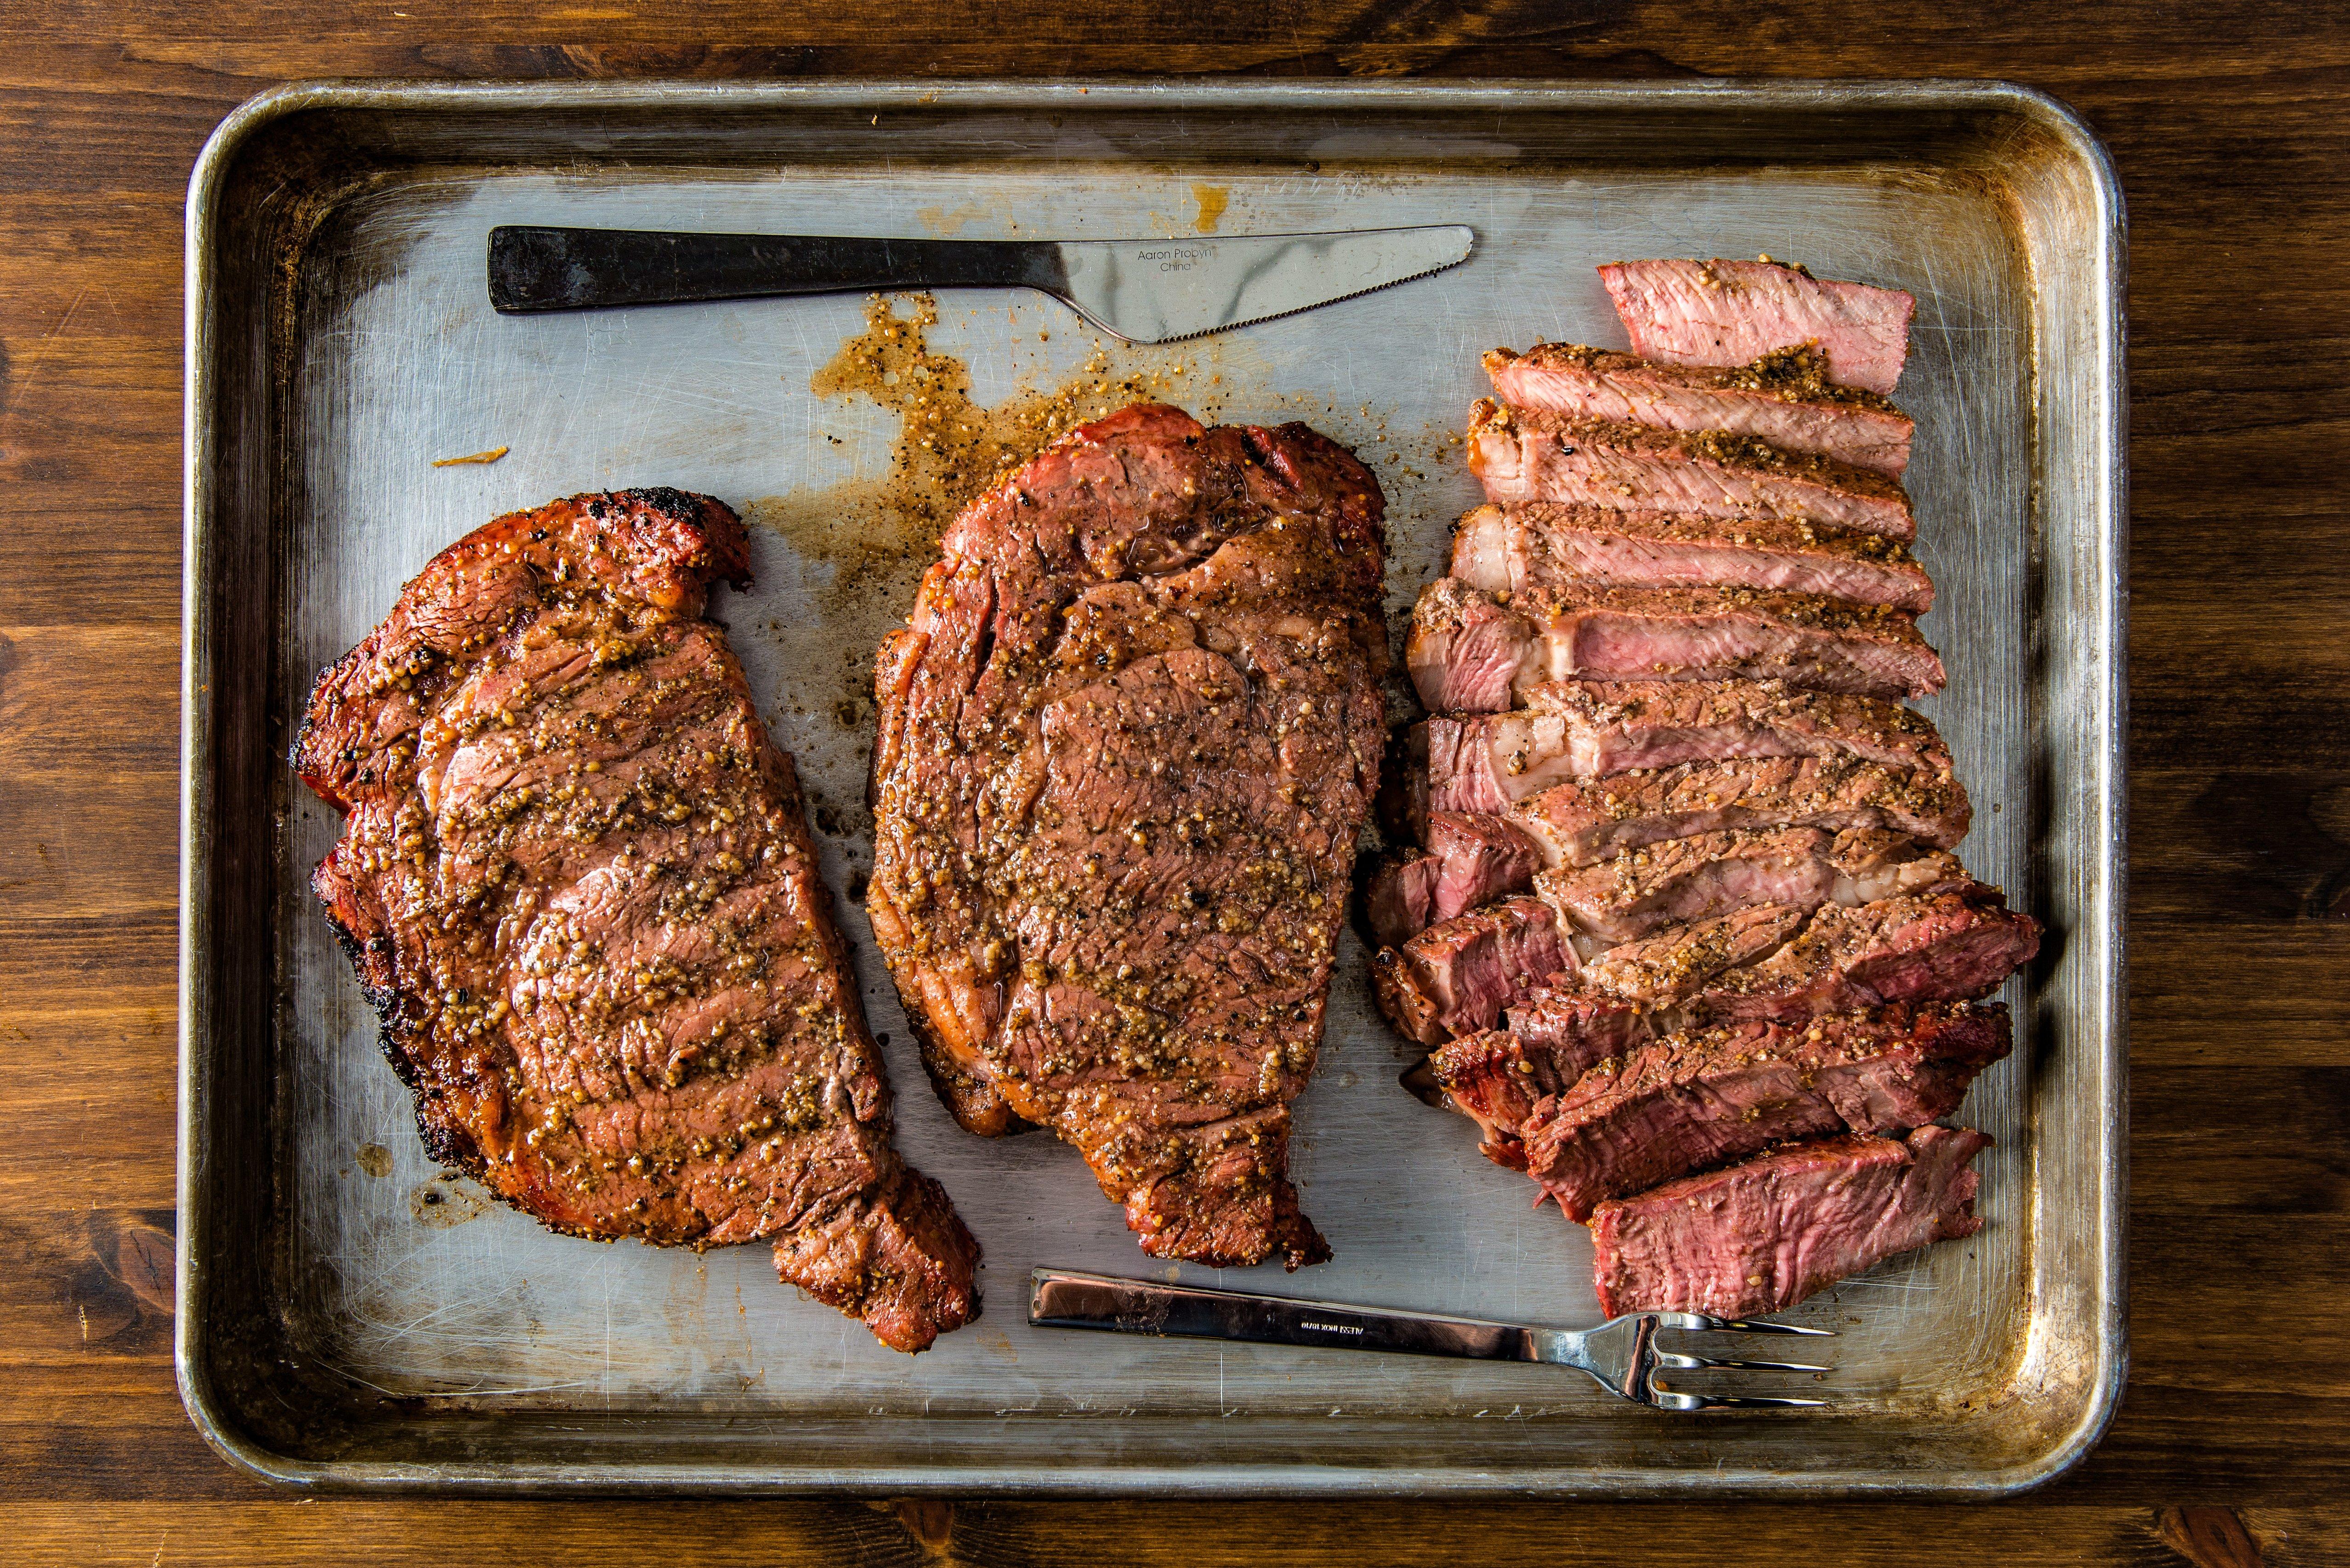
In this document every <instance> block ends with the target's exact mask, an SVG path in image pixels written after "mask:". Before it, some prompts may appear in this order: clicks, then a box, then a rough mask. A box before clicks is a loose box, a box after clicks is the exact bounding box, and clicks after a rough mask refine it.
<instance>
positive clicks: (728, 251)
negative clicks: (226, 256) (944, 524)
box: [489, 223, 1476, 343]
mask: <svg viewBox="0 0 2350 1568" xmlns="http://www.w3.org/2000/svg"><path fill="white" fill-rule="evenodd" d="M1475 244H1476V236H1475V234H1473V233H1472V232H1471V230H1470V229H1469V228H1468V227H1466V226H1465V225H1462V224H1458V223H1449V224H1440V225H1437V226H1433V227H1427V228H1411V229H1357V230H1354V231H1351V232H1347V233H1339V234H1249V235H1240V236H1233V237H1229V238H1227V237H1222V236H1218V235H1200V236H1198V237H1195V238H1189V239H1171V240H892V239H851V238H842V237H837V236H822V235H808V234H669V233H659V232H649V231H643V230H634V229H561V228H536V227H524V226H514V225H509V226H505V227H501V228H495V229H492V230H491V231H490V261H489V273H490V303H491V305H493V306H495V307H496V308H497V309H498V310H499V311H500V312H501V313H502V314H505V315H523V314H529V313H534V312H538V311H548V310H602V309H607V308H609V307H611V306H623V305H681V304H687V303H690V302H692V301H696V300H712V299H761V298H766V297H770V296H778V295H803V294H846V293H867V292H880V291H888V290H893V289H909V288H1033V289H1036V290H1038V291H1039V292H1041V293H1045V294H1049V295H1051V296H1053V297H1054V298H1055V299H1058V300H1059V301H1061V302H1062V303H1063V304H1065V305H1066V306H1069V307H1070V308H1071V309H1073V310H1075V311H1076V313H1077V314H1078V315H1080V316H1082V317H1085V318H1086V319H1087V321H1090V322H1092V323H1093V324H1094V325H1095V326H1097V327H1101V328H1102V329H1103V330H1104V331H1106V332H1108V333H1111V334H1112V335H1114V336H1116V337H1121V338H1124V339H1125V340H1127V341H1128V342H1130V343H1171V342H1174V341H1175V340H1176V339H1178V338H1181V337H1199V336H1201V334H1202V333H1208V332H1222V331H1224V330H1226V329H1228V328H1230V327H1245V326H1247V325H1248V324H1250V323H1251V322H1255V321H1264V320H1269V319H1271V318H1272V317H1276V316H1288V315H1291V314H1293V313H1295V312H1296V311H1300V310H1311V309H1313V308H1314V307H1315V306H1319V305H1328V304H1331V303H1332V302H1334V301H1336V300H1341V299H1351V298H1353V297H1354V296H1356V295H1358V294H1367V293H1369V292H1370V291H1371V290H1373V289H1377V288H1386V287H1388V286H1390V285H1393V284H1399V283H1404V282H1408V281H1409V280H1410V279H1412V278H1416V277H1425V276H1427V275H1429V274H1430V273H1436V272H1441V271H1443V270H1444V269H1445V268H1447V267H1450V266H1455V265H1459V264H1460V263H1461V262H1463V261H1466V260H1467V259H1468V257H1469V253H1470V252H1471V250H1472V249H1474V248H1475Z"/></svg>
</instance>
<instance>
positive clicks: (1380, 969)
mask: <svg viewBox="0 0 2350 1568" xmlns="http://www.w3.org/2000/svg"><path fill="white" fill-rule="evenodd" d="M1574 968H1575V954H1574V951H1573V950H1572V949H1570V948H1568V947H1567V946H1566V945H1565V943H1564V942H1562V941H1560V940H1559V934H1558V919H1557V917H1556V916H1555V914H1554V913H1553V912H1552V910H1551V907H1550V906H1549V905H1548V904H1545V903H1544V902H1543V901H1542V900H1541V899H1539V898H1505V899H1503V901H1502V902H1500V903H1498V904H1493V905H1491V906H1489V907H1487V908H1485V909H1475V910H1471V912H1470V913H1468V914H1466V915H1460V916H1456V917H1455V918H1453V919H1450V920H1442V921H1439V922H1438V923H1437V924H1435V925H1432V926H1430V927H1429V928H1428V929H1426V930H1424V931H1422V932H1420V933H1419V935H1418V936H1416V937H1414V938H1412V939H1411V940H1409V941H1408V942H1406V943H1404V944H1403V946H1401V947H1399V948H1381V949H1380V950H1378V953H1377V954H1376V955H1375V956H1374V957H1373V958H1372V960H1371V988H1372V991H1373V992H1374V994H1375V995H1376V996H1377V998H1378V1004H1379V1011H1380V1012H1384V1013H1386V1014H1387V1017H1388V1023H1392V1024H1394V1025H1395V1026H1396V1028H1397V1029H1398V1030H1399V1032H1401V1033H1403V1034H1404V1035H1405V1036H1406V1037H1408V1038H1409V1039H1412V1040H1417V1041H1419V1043H1420V1044H1423V1045H1433V1044H1438V1043H1439V1042H1440V1041H1443V1040H1449V1039H1451V1037H1452V1036H1454V1035H1456V1034H1471V1033H1475V1032H1476V1031H1478V1030H1480V1029H1490V1028H1492V1026H1493V1025H1494V1024H1495V1023H1499V1022H1500V1021H1501V1017H1502V1010H1503V1008H1504V1007H1507V1006H1508V1005H1509V1004H1510V1003H1511V1002H1514V1001H1516V1000H1517V999H1518V998H1519V997H1521V996H1523V995H1524V994H1525V993H1526V992H1528V991H1531V990H1532V989H1533V988H1534V987H1535V986H1537V985H1540V984H1542V983H1543V982H1544V981H1551V980H1555V979H1556V978H1557V977H1559V976H1561V975H1564V974H1567V973H1571V972H1572V971H1574Z"/></svg>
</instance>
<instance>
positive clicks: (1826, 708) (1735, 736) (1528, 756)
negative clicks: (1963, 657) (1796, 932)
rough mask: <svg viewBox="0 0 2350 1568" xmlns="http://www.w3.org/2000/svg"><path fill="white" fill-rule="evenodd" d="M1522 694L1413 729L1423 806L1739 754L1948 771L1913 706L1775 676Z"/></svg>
mask: <svg viewBox="0 0 2350 1568" xmlns="http://www.w3.org/2000/svg"><path fill="white" fill-rule="evenodd" d="M1523 696H1524V699H1525V703H1526V706H1525V708H1524V710H1523V711H1518V712H1512V713H1491V714H1470V715H1461V716H1452V715H1444V716H1440V717H1437V718H1434V719H1430V720H1429V721H1428V722H1427V723H1426V725H1425V727H1424V728H1422V729H1420V730H1419V732H1417V733H1416V734H1415V736H1414V738H1413V741H1412V744H1411V751H1412V754H1413V756H1414V758H1415V760H1417V759H1418V758H1419V757H1420V756H1422V755H1424V756H1425V758H1426V766H1427V777H1428V806H1429V808H1430V809H1431V810H1438V811H1504V810H1507V809H1508V807H1509V805H1510V803H1511V802H1512V801H1515V800H1523V799H1524V798H1525V797H1526V796H1528V795H1531V794H1534V793H1535V792H1537V791H1539V790H1545V789H1549V788H1552V787H1553V786H1555V785H1557V784H1565V783H1566V782H1568V781H1570V780H1575V779H1589V778H1605V777H1608V776H1610V775H1613V774H1621V773H1627V772H1629V771H1631V770H1633V769H1636V768H1669V767H1675V766H1678V765H1680V764H1682V763H1697V762H1714V761H1723V760H1728V759H1731V758H1739V757H1805V756H1810V757H1842V756H1854V757H1861V758H1865V759H1866V760H1867V761H1870V762H1877V763H1885V764H1886V765H1887V766H1888V767H1896V768H1907V769H1913V770H1916V771H1918V772H1920V773H1926V774H1933V775H1936V776H1943V777H1947V776H1949V775H1950V748H1949V747H1947V746H1946V745H1944V744H1943V743H1942V737H1941V735H1940V734H1939V732H1936V730H1935V728H1934V723H1933V721H1932V720H1930V719H1929V718H1927V717H1926V716H1925V715H1924V714H1922V713H1919V712H1917V711H1914V710H1912V709H1908V708H1905V707H1903V706H1901V704H1899V703H1898V702H1889V701H1879V700H1877V699H1874V698H1867V697H1856V696H1852V695H1849V694H1844V693H1835V692H1823V691H1805V690H1804V689H1802V688H1800V687H1794V686H1789V685H1788V684H1786V683H1785V682H1784V681H1776V680H1770V681H1754V680H1718V681H1700V680H1690V681H1678V680H1630V681H1597V680H1567V681H1561V682H1558V683H1557V684H1555V685H1548V686H1538V687H1534V688H1532V689H1530V690H1528V691H1525V692H1524V693H1523Z"/></svg>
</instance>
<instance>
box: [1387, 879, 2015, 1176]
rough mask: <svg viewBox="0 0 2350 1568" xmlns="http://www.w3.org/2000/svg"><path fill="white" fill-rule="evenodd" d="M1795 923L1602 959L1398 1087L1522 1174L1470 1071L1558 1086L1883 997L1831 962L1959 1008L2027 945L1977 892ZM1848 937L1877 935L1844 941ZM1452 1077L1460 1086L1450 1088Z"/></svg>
mask: <svg viewBox="0 0 2350 1568" xmlns="http://www.w3.org/2000/svg"><path fill="white" fill-rule="evenodd" d="M1807 916H1809V912H1808V911H1806V910H1804V909H1800V908H1797V907H1794V906H1792V905H1783V904H1779V905H1772V904H1763V905H1755V906H1752V907H1749V908H1747V909H1737V910H1733V911H1731V913H1729V914H1727V915H1722V916H1720V917H1717V918H1716V919H1711V920H1704V921H1699V922H1696V923H1693V924H1690V925H1686V926H1677V927H1674V928H1672V929H1669V930H1667V931H1663V932H1660V933H1659V934H1658V935H1657V936H1655V937H1652V938H1649V939H1648V940H1645V941H1639V942H1630V943H1627V944H1625V945H1623V946H1621V947H1617V948H1613V949H1610V950H1607V951H1606V952H1604V953H1601V954H1599V955H1598V956H1597V957H1596V958H1593V959H1591V960H1589V961H1586V962H1585V963H1584V964H1583V965H1582V967H1581V968H1580V970H1578V971H1576V973H1575V975H1573V976H1571V977H1565V978H1563V979H1561V980H1559V981H1555V982H1553V983H1549V984H1544V985H1540V986H1537V987H1535V988H1534V990H1532V991H1530V992H1526V993H1525V994H1524V995H1523V996H1522V997H1520V998H1519V999H1518V1000H1517V1001H1516V1002H1513V1003H1512V1004H1511V1005H1510V1007H1509V1008H1508V1009H1507V1012H1506V1017H1507V1021H1508V1030H1507V1032H1506V1033H1503V1032H1500V1031H1495V1032H1492V1033H1490V1034H1489V1035H1481V1036H1479V1037H1478V1038H1479V1039H1480V1040H1481V1041H1482V1042H1483V1044H1482V1045H1481V1046H1480V1047H1479V1048H1478V1049H1477V1050H1476V1051H1474V1052H1463V1053H1460V1054H1455V1053H1453V1052H1452V1051H1451V1047H1449V1046H1448V1047H1446V1048H1444V1049H1440V1050H1439V1051H1437V1052H1436V1053H1435V1054H1433V1055H1432V1056H1431V1057H1430V1060H1429V1062H1428V1063H1427V1064H1425V1066H1424V1068H1422V1069H1415V1075H1408V1078H1407V1081H1408V1082H1415V1081H1416V1079H1425V1080H1426V1082H1425V1084H1424V1085H1421V1086H1419V1087H1416V1088H1415V1092H1416V1093H1421V1097H1422V1098H1424V1099H1427V1100H1429V1102H1430V1104H1434V1105H1444V1104H1449V1105H1451V1107H1452V1108H1454V1109H1456V1110H1460V1111H1461V1112H1463V1113H1464V1114H1466V1115H1468V1116H1472V1117H1474V1118H1476V1120H1477V1121H1478V1123H1479V1125H1480V1126H1481V1127H1483V1128H1484V1129H1485V1147H1484V1152H1485V1154H1486V1155H1487V1156H1488V1157H1489V1158H1492V1159H1494V1160H1495V1161H1497V1162H1498V1163H1500V1164H1503V1165H1507V1166H1510V1167H1511V1168H1513V1169H1516V1168H1523V1164H1524V1161H1523V1154H1522V1151H1520V1150H1518V1149H1516V1148H1515V1147H1513V1146H1510V1145H1508V1144H1507V1143H1506V1142H1497V1141H1496V1134H1497V1133H1500V1134H1507V1135H1509V1136H1510V1137H1515V1136H1516V1135H1517V1134H1518V1133H1519V1132H1520V1131H1521V1130H1522V1127H1521V1123H1522V1121H1523V1116H1516V1119H1513V1116H1514V1115H1515V1113H1513V1112H1512V1111H1511V1110H1510V1106H1511V1105H1513V1104H1514V1103H1515V1102H1509V1101H1497V1100H1495V1099H1494V1098H1493V1097H1492V1089H1491V1087H1490V1085H1487V1084H1486V1083H1485V1080H1484V1078H1482V1077H1481V1076H1480V1074H1481V1073H1490V1072H1496V1071H1501V1070H1503V1069H1504V1068H1506V1069H1508V1070H1511V1071H1513V1072H1515V1073H1517V1074H1518V1075H1520V1079H1523V1080H1524V1081H1530V1082H1534V1083H1551V1082H1556V1083H1559V1084H1562V1085H1564V1084H1571V1083H1573V1082H1574V1081H1575V1079H1576V1078H1577V1077H1578V1076H1580V1075H1582V1074H1583V1073H1584V1072H1585V1071H1586V1069H1588V1068H1590V1067H1591V1066H1593V1065H1594V1064H1597V1063H1599V1062H1602V1061H1605V1060H1607V1059H1608V1058H1611V1057H1613V1058H1618V1059H1621V1058H1623V1057H1626V1056H1627V1055H1628V1054H1630V1053H1631V1052H1632V1051H1633V1050H1634V1049H1635V1048H1636V1047H1638V1046H1640V1045H1643V1044H1648V1042H1650V1041H1652V1040H1657V1039H1661V1038H1664V1037H1666V1036H1669V1035H1672V1034H1677V1033H1681V1032H1683V1031H1686V1030H1689V1029H1692V1028H1697V1027H1701V1026H1706V1025H1711V1024H1715V1023H1721V1022H1722V1021H1725V1020H1738V1019H1742V1018H1745V1019H1762V1020H1765V1021H1771V1022H1776V1023H1783V1024H1789V1025H1795V1026H1801V1025H1804V1024H1807V1023H1810V1022H1811V1020H1812V1019H1813V1018H1814V1016H1815V1015H1818V1014H1821V1013H1826V1012H1859V1011H1862V1010H1865V1009H1867V1008H1871V1007H1876V1006H1878V1005H1880V1004H1881V1003H1882V1002H1884V1001H1886V1000H1887V992H1880V991H1879V990H1877V989H1876V988H1875V986H1874V985H1871V984H1865V983H1860V982H1857V981H1854V980H1852V979H1851V976H1850V973H1849V972H1848V971H1847V970H1846V969H1842V968H1838V967H1837V965H1838V964H1839V963H1841V964H1846V965H1849V966H1850V967H1851V970H1853V971H1859V972H1861V973H1863V974H1866V975H1867V976H1868V977H1869V979H1870V980H1871V981H1875V982H1876V984H1877V985H1884V986H1886V987H1887V988H1888V989H1889V992H1891V993H1892V994H1894V995H1898V996H1899V997H1900V998H1901V999H1902V1000H1904V1001H1907V1002H1970V1001H1973V1000H1976V999H1978V998H1980V997H1982V996H1985V995H1988V994H1989V993H1990V992H1992V991H1994V990H1996V989H1997V988H1998V987H1999V986H2000V985H2001V984H2002V982H2003V981H2005V980H2006V979H2007V977H2008V975H2009V974H2011V973H2012V972H2013V971H2015V970H2016V969H2017V968H2019V967H2021V966H2022V964H2023V963H2024V962H2026V961H2029V960H2030V958H2031V957H2032V955H2033V951H2034V950H2036V946H2037V943H2038V933H2039V928H2038V927H2037V926H2036V925H2035V924H2034V923H2033V921H2031V920H2030V919H2027V918H2025V917H2023V916H2021V915H2017V914H2014V913H2013V912H2012V911H2010V910H2008V909H2004V908H2002V907H2001V905H2000V904H1999V902H1998V900H1997V895H1996V894H1995V892H1994V891H1993V890H1992V889H1991V888H1981V887H1977V888H1971V889H1970V890H1969V891H1968V892H1967V893H1966V894H1964V895H1962V896H1952V895H1942V896H1937V897H1935V898H1896V899H1888V900H1886V901H1885V902H1884V903H1882V904H1879V905H1875V906H1871V907H1869V908H1867V909H1856V910H1850V911H1846V910H1842V909H1838V908H1837V907H1835V906H1829V907H1828V908H1826V909H1822V910H1821V911H1820V912H1819V913H1818V914H1817V915H1816V916H1809V919H1810V922H1811V923H1812V924H1815V925H1819V926H1821V927H1822V928H1823V930H1824V932H1825V933H1826V936H1825V940H1814V941H1810V942H1806V943H1804V945H1803V946H1801V947H1793V944H1792V942H1791V939H1794V938H1795V937H1796V936H1797V935H1798V933H1799V932H1802V931H1803V930H1804V928H1805V925H1806V919H1807ZM1854 929H1866V930H1871V931H1875V932H1877V933H1878V935H1877V939H1876V940H1874V941H1873V942H1860V941H1855V940H1850V933H1851V932H1852V931H1853V930H1854ZM1839 936H1841V937H1842V938H1843V940H1838V938H1839ZM1791 947H1793V950H1792V952H1791V951H1790V949H1791ZM1783 953H1784V954H1787V955H1788V960H1787V961H1785V962H1782V963H1778V964H1776V965H1773V967H1772V969H1771V971H1770V972H1773V973H1775V974H1776V975H1777V976H1778V977H1779V979H1778V981H1777V983H1773V984H1763V985H1759V986H1756V985H1752V983H1751V981H1750V977H1751V976H1752V975H1753V973H1754V971H1755V969H1757V968H1761V967H1763V965H1765V964H1768V963H1770V961H1772V960H1773V959H1774V958H1776V957H1777V955H1780V954H1783ZM1797 975H1809V976H1810V977H1811V983H1809V984H1801V983H1790V981H1792V980H1793V978H1794V976H1797ZM1519 1058H1523V1061H1524V1062H1525V1063H1526V1064H1528V1065H1520V1064H1519V1061H1518V1059H1519ZM1457 1073H1458V1074H1465V1076H1462V1077H1461V1081H1460V1082H1458V1083H1456V1082H1455V1076H1456V1074H1457ZM1520 1079H1509V1080H1503V1081H1505V1082H1518V1081H1520ZM1423 1090H1424V1092H1423ZM1522 1108H1523V1107H1522Z"/></svg>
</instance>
